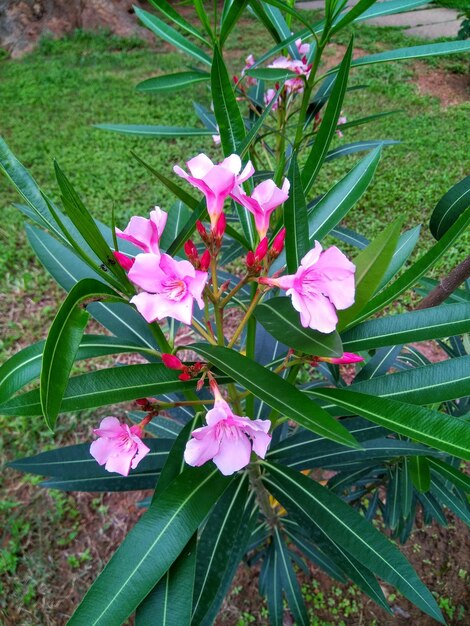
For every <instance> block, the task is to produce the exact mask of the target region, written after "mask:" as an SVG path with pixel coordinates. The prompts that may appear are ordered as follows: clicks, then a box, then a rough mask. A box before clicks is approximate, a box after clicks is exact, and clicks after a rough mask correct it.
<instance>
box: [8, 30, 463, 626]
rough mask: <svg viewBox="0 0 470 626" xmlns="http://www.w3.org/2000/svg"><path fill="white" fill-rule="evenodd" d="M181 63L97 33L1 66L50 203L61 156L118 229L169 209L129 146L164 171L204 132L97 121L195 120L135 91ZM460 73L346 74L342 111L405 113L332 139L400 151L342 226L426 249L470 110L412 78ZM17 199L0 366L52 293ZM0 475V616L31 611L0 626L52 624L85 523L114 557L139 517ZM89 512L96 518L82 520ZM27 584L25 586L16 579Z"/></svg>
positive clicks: (12, 119)
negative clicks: (51, 600) (182, 135)
mask: <svg viewBox="0 0 470 626" xmlns="http://www.w3.org/2000/svg"><path fill="white" fill-rule="evenodd" d="M257 33H258V31H257V29H256V26H255V25H254V23H253V22H249V21H247V22H245V23H244V24H243V29H242V30H241V29H240V28H238V30H237V31H235V32H234V33H233V36H232V39H231V42H230V46H229V47H228V53H229V59H230V63H231V67H232V69H233V71H234V72H239V71H240V68H241V67H242V66H243V59H244V57H245V56H246V54H248V52H249V51H253V52H254V54H255V55H256V53H259V52H261V50H263V47H264V44H265V43H266V42H264V41H262V40H260V39H259V38H258V36H257ZM356 35H357V36H356V47H357V48H358V49H360V50H362V51H366V52H376V51H379V50H382V49H385V48H387V47H395V46H409V45H413V44H414V43H422V42H420V41H417V42H413V41H412V40H410V39H409V38H405V37H404V36H403V35H402V34H401V33H400V31H399V29H390V28H386V29H383V28H382V29H380V28H373V27H368V26H361V27H359V28H357V29H356ZM345 43H347V37H346V35H344V34H342V36H341V39H337V41H336V44H337V45H336V47H334V48H333V49H332V51H331V54H332V56H331V59H330V60H333V59H334V58H336V57H335V55H337V54H338V51H339V50H342V46H344V45H345ZM185 62H186V59H185V58H183V57H182V56H181V55H180V54H177V53H175V52H173V51H172V50H170V49H169V48H167V47H164V46H163V45H162V44H160V43H158V44H157V47H156V48H153V47H149V46H148V45H147V44H145V43H143V42H141V41H140V40H137V39H118V38H115V37H112V36H110V35H108V34H106V33H102V34H99V35H89V34H86V33H82V32H77V33H76V34H75V35H74V36H72V37H70V38H68V39H65V40H60V41H53V40H50V39H45V40H43V41H42V43H41V45H40V47H39V49H38V50H37V51H36V52H34V53H33V54H30V55H28V56H27V57H25V58H24V59H22V60H19V61H17V60H15V61H12V60H8V59H4V60H1V61H0V84H1V95H2V107H1V110H0V132H1V134H2V135H3V136H4V137H5V139H6V140H7V142H8V143H9V144H10V147H11V148H12V149H13V150H14V152H15V153H16V155H17V156H18V158H20V160H22V161H23V163H24V164H25V165H26V166H27V167H29V168H30V169H31V171H32V173H33V175H34V177H35V178H36V179H37V180H38V182H39V183H40V184H41V185H42V186H43V188H44V190H45V191H46V192H48V193H50V195H51V196H52V197H53V198H55V199H57V195H56V189H55V186H54V180H53V167H52V160H53V158H56V159H57V160H58V161H59V163H60V165H61V167H62V168H63V169H64V170H65V172H66V173H67V174H68V175H69V177H70V178H71V179H72V181H73V183H74V184H75V185H76V187H77V189H79V190H80V191H81V192H82V195H83V199H84V200H85V202H86V204H87V206H88V207H89V208H90V209H91V210H92V212H93V214H94V215H95V216H96V217H98V218H99V219H101V220H102V221H104V222H109V221H110V216H111V209H112V207H114V209H115V213H116V217H117V221H118V223H119V224H120V225H121V226H122V225H123V224H125V223H126V220H127V218H128V217H129V216H130V215H132V214H139V213H140V214H146V213H147V212H148V210H149V208H151V207H152V206H153V205H155V204H159V205H161V206H162V207H164V208H168V207H169V206H170V205H171V203H172V201H173V199H172V198H171V196H170V195H169V193H168V192H167V191H166V190H165V188H163V187H162V186H161V185H160V184H159V183H158V181H155V179H152V178H151V176H150V175H149V174H148V173H147V172H146V171H145V170H144V169H143V168H142V167H141V166H140V165H139V164H138V163H137V162H136V161H135V159H133V157H132V156H131V155H130V152H131V150H135V151H136V152H137V153H138V154H139V155H140V156H141V157H142V158H143V159H144V160H146V161H148V162H149V163H152V164H156V165H158V166H159V169H160V170H161V171H163V172H164V173H165V174H167V175H169V174H170V172H171V169H172V166H173V164H174V163H177V162H180V163H181V162H182V161H183V160H184V159H185V158H189V157H190V156H192V155H194V154H196V153H198V152H200V151H206V152H208V153H210V154H212V155H214V156H216V155H217V149H216V148H215V147H214V146H213V145H212V143H211V140H210V138H207V139H206V138H200V139H199V138H196V139H195V138H191V139H190V140H171V141H158V140H149V139H141V138H131V137H128V136H120V135H116V134H112V133H106V132H103V131H99V130H96V129H94V128H92V124H94V123H99V122H122V123H131V122H134V123H142V124H166V125H181V126H184V125H194V124H195V123H196V116H195V114H194V112H193V110H192V107H191V106H190V105H189V103H188V97H187V95H186V94H185V93H183V92H177V93H175V94H172V95H168V96H165V97H164V96H159V97H151V96H148V95H142V94H137V93H136V92H135V90H134V85H135V84H136V83H138V82H140V81H141V80H143V79H145V78H148V77H150V76H152V75H155V74H158V73H165V72H168V71H175V70H178V69H181V68H182V67H183V66H184V64H185ZM464 68H465V65H464V63H463V61H462V60H459V59H457V60H456V59H455V58H454V59H452V58H451V59H444V60H440V61H435V60H433V61H430V62H428V63H424V62H421V63H418V64H412V63H400V64H395V65H387V66H380V65H378V66H374V67H370V68H365V69H363V70H361V71H360V72H359V71H357V72H356V73H355V74H354V75H353V79H352V80H353V83H354V84H361V85H364V84H365V85H367V87H368V88H367V89H364V90H356V91H352V92H350V93H349V94H348V96H347V99H346V102H345V105H344V114H345V115H346V116H347V117H348V119H350V120H352V119H354V118H359V117H362V116H364V115H367V114H371V113H375V112H379V111H383V110H400V113H398V114H396V115H394V116H391V117H387V118H384V119H382V120H378V121H376V122H374V123H373V124H372V125H370V126H366V127H358V128H352V129H350V130H348V131H346V132H345V136H344V139H342V140H341V141H342V142H352V141H356V140H358V139H366V138H367V139H396V140H400V141H401V142H402V143H401V144H399V145H397V146H393V147H390V148H387V149H386V151H385V152H384V155H383V159H382V162H381V164H380V166H379V170H378V174H377V177H376V180H375V182H374V183H373V184H372V185H371V187H370V188H369V190H368V192H367V194H366V195H365V196H364V198H363V199H362V200H361V202H360V203H359V205H358V206H357V207H356V209H355V210H354V211H353V212H352V214H351V217H349V218H348V221H347V222H346V224H347V225H348V226H350V227H352V228H355V229H357V230H358V231H360V232H361V233H363V234H365V235H366V236H368V237H373V236H374V235H376V234H378V233H379V232H380V231H381V230H382V228H383V226H384V223H389V222H391V221H392V220H393V219H394V218H395V216H398V215H400V214H404V215H405V216H406V227H407V228H410V227H412V226H415V225H417V224H420V223H422V224H423V229H422V240H421V242H420V244H419V251H423V250H424V249H426V248H427V247H428V246H429V245H430V244H431V241H432V239H431V236H430V235H429V233H428V231H427V221H428V217H429V215H430V213H431V211H432V209H433V207H434V206H435V204H436V203H437V201H438V200H439V198H440V197H441V196H442V195H443V194H444V193H445V192H446V191H447V190H448V189H449V188H450V187H451V186H452V185H453V184H455V183H456V182H457V181H459V180H460V179H461V178H463V176H464V175H465V164H466V160H467V158H468V121H467V120H468V113H469V112H470V106H469V104H468V102H467V103H466V104H465V103H462V104H456V105H454V106H449V107H442V106H441V104H440V101H439V99H438V98H437V97H435V96H433V95H420V93H418V90H417V88H416V85H415V81H416V78H417V74H418V73H419V72H421V73H425V74H426V75H428V74H430V73H432V72H444V71H447V72H457V73H458V72H461V71H463V69H464ZM194 97H195V98H196V99H199V100H201V101H203V102H205V103H206V104H209V102H210V97H209V94H208V92H207V91H206V90H205V89H204V88H199V89H194ZM337 141H340V140H339V139H338V140H337ZM356 161H357V156H356V157H350V158H347V159H341V160H337V161H334V162H332V163H330V164H328V165H327V166H326V167H325V168H324V169H323V172H322V174H321V176H320V178H319V180H318V184H317V188H316V190H315V191H316V193H321V192H323V191H325V190H326V189H327V188H328V187H329V186H330V185H331V184H332V182H333V181H335V180H338V179H339V178H340V177H341V176H342V175H343V174H344V173H345V172H346V171H347V170H348V169H349V168H350V167H352V165H353V164H354V163H355V162H356ZM17 200H18V199H17V197H16V196H15V194H14V192H13V191H12V190H11V189H10V187H9V186H8V184H7V183H6V181H3V180H2V181H1V184H0V206H1V207H2V223H1V226H0V244H1V245H0V273H1V276H2V285H1V290H0V291H1V294H2V295H1V299H0V307H1V310H0V315H1V319H2V320H3V322H2V333H1V335H0V362H1V361H3V360H4V358H5V357H6V356H7V355H9V354H12V353H13V352H15V351H16V350H18V349H19V347H22V346H23V345H25V344H26V343H28V342H29V341H33V340H38V339H40V338H42V337H44V335H45V333H46V331H47V326H48V324H49V323H50V321H51V319H52V317H53V314H54V311H55V307H56V303H57V296H58V293H59V292H58V288H56V287H53V286H51V282H50V281H49V279H48V278H47V277H46V276H45V274H44V271H43V270H42V268H40V267H39V264H38V262H37V261H35V260H34V258H33V255H32V253H31V251H30V249H29V247H28V244H27V241H26V238H25V236H24V232H23V228H22V225H21V221H22V218H21V216H20V214H19V212H18V211H17V210H16V209H15V208H13V207H12V206H11V204H12V203H13V202H16V201H17ZM468 241H469V239H468V238H467V240H466V241H461V242H460V243H459V244H458V245H457V246H456V247H455V248H454V249H453V250H452V251H451V252H449V253H448V254H447V255H446V257H445V259H443V261H442V262H441V264H440V265H439V266H438V268H437V270H436V276H437V275H440V274H445V273H446V271H447V270H448V269H450V268H451V267H453V266H454V265H455V264H456V263H457V262H458V261H459V260H461V259H462V258H463V255H464V251H465V248H466V243H468ZM405 304H406V301H405ZM95 421H96V416H95V417H93V418H91V416H90V415H85V414H81V415H79V416H74V417H70V418H69V419H68V420H67V421H66V422H65V420H62V424H61V425H60V426H59V429H58V432H57V434H56V438H55V439H54V437H53V436H52V435H51V434H50V433H47V432H45V428H44V426H43V424H42V423H41V422H35V423H31V420H28V419H23V418H17V419H13V420H11V421H10V422H9V423H8V424H6V427H4V428H3V429H2V435H3V444H2V443H1V441H0V445H3V446H5V448H4V449H2V452H3V453H4V457H5V458H8V459H9V458H11V457H12V456H15V455H18V454H32V453H34V452H36V451H38V450H39V449H45V448H46V447H52V446H53V445H57V442H59V443H61V442H62V443H63V442H68V443H74V442H78V441H80V440H83V439H85V438H87V437H88V436H89V431H90V427H91V424H92V423H93V422H95ZM3 480H4V481H5V482H4V484H3V487H2V488H3V489H4V491H5V493H6V497H5V500H4V501H3V503H2V505H1V507H0V510H2V511H3V512H4V513H7V514H8V521H7V523H6V525H5V527H4V529H3V535H2V547H1V558H0V572H1V573H2V574H3V575H4V582H3V587H2V586H1V584H0V598H1V599H0V611H1V610H2V609H3V610H5V611H7V610H8V611H12V610H13V608H14V607H15V606H20V605H22V604H24V605H25V607H26V608H25V609H22V612H20V613H18V615H17V619H16V621H15V622H9V621H8V619H9V618H7V617H6V618H5V619H6V623H7V624H9V623H21V624H22V625H23V624H24V626H27V625H29V624H36V625H37V624H52V623H57V621H55V620H56V619H57V618H56V617H54V615H57V614H56V613H54V610H57V609H55V608H54V607H53V606H50V605H48V602H47V601H45V598H47V595H48V594H49V593H50V589H51V586H54V585H57V581H58V580H60V579H61V577H62V578H63V579H64V581H65V582H64V584H67V582H68V583H69V584H70V581H71V580H76V581H78V582H77V585H78V589H79V592H81V591H83V589H84V587H85V586H86V584H89V581H90V580H91V579H92V578H94V577H95V575H96V572H97V570H98V569H100V568H101V567H102V564H103V563H102V561H101V560H100V558H99V556H98V551H97V550H94V549H93V547H92V546H90V545H89V544H85V543H84V540H83V536H84V534H86V533H84V532H83V525H86V526H88V527H89V528H93V526H92V524H94V522H93V521H90V520H91V518H92V517H93V518H94V517H95V516H96V519H97V520H98V524H99V525H100V528H99V532H98V539H99V540H98V544H99V546H101V547H102V548H103V550H102V552H106V553H107V554H109V553H110V552H111V551H112V548H113V545H112V540H110V538H109V536H108V537H106V533H107V531H108V529H110V528H111V530H110V531H109V535H110V536H111V537H112V536H113V535H114V534H115V533H116V532H117V533H118V534H119V533H121V534H122V532H123V529H124V528H125V527H126V526H128V524H129V521H128V519H127V518H126V514H127V508H126V507H127V506H131V513H132V515H131V517H132V516H133V519H135V515H136V513H135V507H134V506H133V502H134V501H135V498H134V500H132V498H131V500H130V501H129V500H128V499H124V500H123V501H121V502H119V501H118V499H117V498H116V497H114V498H107V497H102V498H101V497H100V498H91V497H90V498H88V497H82V496H79V497H75V496H65V495H64V494H62V493H57V492H56V493H54V492H47V493H44V492H41V491H39V490H37V489H36V488H34V487H32V486H31V481H30V480H29V479H28V478H22V479H19V477H18V476H17V475H16V474H14V473H13V472H12V471H10V470H8V471H7V472H6V474H5V478H4V479H3ZM20 480H21V481H22V482H21V484H19V483H20ZM27 503H29V504H28V506H24V505H26V504H27ZM108 505H110V509H108V508H107V507H108ZM111 505H114V507H115V508H114V509H113V507H112V506H111ZM90 507H91V508H92V513H93V514H92V515H91V514H90V513H88V515H87V511H88V510H89V509H90ZM84 516H85V517H86V519H83V518H84ZM80 523H81V524H82V526H80ZM116 528H117V530H116ZM53 529H54V530H53ZM55 529H58V530H57V531H56V530H55ZM90 550H91V552H90ZM102 556H103V555H102ZM2 570H3V571H2ZM15 572H16V573H15ZM15 577H17V580H16V582H15ZM28 578H29V583H28V584H26V583H25V584H24V585H23V584H22V583H23V582H25V581H26V580H27V579H28ZM64 589H65V590H63V594H61V593H59V594H58V597H61V595H63V598H64V599H65V600H64V601H65V606H66V608H65V611H67V610H69V609H70V605H71V604H74V603H75V602H76V601H77V599H78V596H77V593H79V592H76V593H75V597H73V596H70V598H69V600H68V601H69V602H70V604H69V605H67V599H66V598H67V597H69V594H68V592H67V589H68V588H67V587H66V586H65V588H64ZM449 601H451V600H449ZM7 607H8V609H7ZM15 610H16V609H15ZM0 614H1V612H0ZM6 614H8V615H12V613H6ZM15 615H16V613H15ZM51 620H52V621H51ZM243 623H244V622H243Z"/></svg>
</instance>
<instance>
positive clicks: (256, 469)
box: [248, 463, 278, 527]
mask: <svg viewBox="0 0 470 626" xmlns="http://www.w3.org/2000/svg"><path fill="white" fill-rule="evenodd" d="M248 475H249V477H250V484H251V488H252V489H253V491H254V492H255V493H256V498H257V500H258V504H259V508H260V510H261V512H262V513H263V515H264V516H265V518H266V521H267V523H268V524H269V526H271V527H274V526H276V525H277V523H278V516H277V514H276V511H275V510H274V509H273V507H272V506H271V502H270V500H269V491H268V490H267V489H266V487H265V486H264V485H263V482H262V480H261V468H260V466H259V465H258V464H257V463H256V464H255V463H252V464H251V465H250V466H249V467H248Z"/></svg>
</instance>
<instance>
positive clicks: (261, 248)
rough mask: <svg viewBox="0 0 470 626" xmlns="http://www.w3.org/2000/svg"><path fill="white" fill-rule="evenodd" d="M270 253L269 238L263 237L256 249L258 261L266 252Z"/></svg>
mask: <svg viewBox="0 0 470 626" xmlns="http://www.w3.org/2000/svg"><path fill="white" fill-rule="evenodd" d="M267 253H268V238H267V237H263V239H261V241H260V242H259V244H258V247H257V248H256V250H255V259H256V260H257V261H262V260H263V259H264V257H265V256H266V254H267Z"/></svg>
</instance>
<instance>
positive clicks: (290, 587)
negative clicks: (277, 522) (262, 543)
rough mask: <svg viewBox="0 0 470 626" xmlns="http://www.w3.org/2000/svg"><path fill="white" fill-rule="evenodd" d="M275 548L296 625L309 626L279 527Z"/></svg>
mask: <svg viewBox="0 0 470 626" xmlns="http://www.w3.org/2000/svg"><path fill="white" fill-rule="evenodd" d="M274 548H275V550H276V552H277V555H278V562H279V571H280V575H281V581H282V587H283V589H284V591H285V594H286V597H287V602H288V604H289V608H290V610H291V611H292V614H293V616H294V619H295V622H296V624H299V625H300V626H308V625H309V624H310V620H309V618H308V615H307V608H306V606H305V603H304V600H303V597H302V593H301V591H300V587H299V583H298V582H297V577H296V575H295V571H294V568H293V567H292V562H291V558H290V554H289V551H288V549H287V546H286V544H285V543H284V540H283V538H282V536H281V533H280V532H279V527H278V526H275V527H274Z"/></svg>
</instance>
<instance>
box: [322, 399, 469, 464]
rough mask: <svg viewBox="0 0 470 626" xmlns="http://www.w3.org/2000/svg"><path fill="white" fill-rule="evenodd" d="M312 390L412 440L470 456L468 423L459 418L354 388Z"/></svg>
mask: <svg viewBox="0 0 470 626" xmlns="http://www.w3.org/2000/svg"><path fill="white" fill-rule="evenodd" d="M311 393H312V394H313V395H315V396H317V397H318V398H323V399H325V400H329V401H331V402H333V403H334V404H336V405H338V406H340V407H341V408H343V409H347V410H348V411H351V412H353V413H354V414H355V415H362V417H365V418H366V419H368V420H370V421H371V422H374V423H375V424H380V425H381V426H384V427H385V428H388V429H389V430H391V431H394V432H396V433H399V434H400V435H405V437H410V439H413V440H414V441H419V442H421V443H424V444H426V445H428V446H431V447H433V448H437V449H438V450H442V451H443V452H448V453H449V454H452V455H454V456H458V457H459V458H462V459H464V460H466V461H469V460H470V445H469V444H470V423H468V422H464V421H463V420H461V419H458V418H456V417H452V416H450V415H446V414H445V413H439V412H438V411H433V410H431V409H427V408H424V407H418V406H416V405H414V404H405V403H404V402H398V401H397V400H390V399H389V398H376V397H374V396H369V395H366V394H364V393H358V392H357V391H349V390H345V389H325V388H322V389H319V388H318V389H317V388H315V389H312V390H311Z"/></svg>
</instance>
